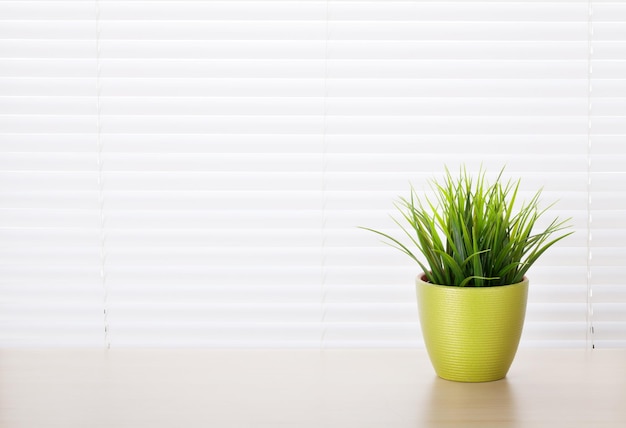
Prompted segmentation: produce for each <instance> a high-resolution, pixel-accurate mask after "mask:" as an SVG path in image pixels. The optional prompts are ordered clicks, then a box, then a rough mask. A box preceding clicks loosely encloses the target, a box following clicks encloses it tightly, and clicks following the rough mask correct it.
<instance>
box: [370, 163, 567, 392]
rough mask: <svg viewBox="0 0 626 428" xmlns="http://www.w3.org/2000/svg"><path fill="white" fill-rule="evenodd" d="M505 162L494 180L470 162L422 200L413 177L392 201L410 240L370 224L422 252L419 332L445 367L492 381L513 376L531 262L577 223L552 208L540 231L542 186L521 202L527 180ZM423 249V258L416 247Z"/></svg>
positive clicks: (447, 375)
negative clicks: (510, 174) (510, 175)
mask: <svg viewBox="0 0 626 428" xmlns="http://www.w3.org/2000/svg"><path fill="white" fill-rule="evenodd" d="M503 171H504V169H503V170H501V171H500V174H499V175H498V176H497V178H496V180H495V182H493V184H490V183H489V182H488V181H487V179H486V177H485V175H486V174H485V171H484V170H483V169H482V168H481V170H480V172H479V173H478V175H477V176H476V177H472V176H471V175H470V174H469V173H468V172H467V170H466V169H465V168H462V169H461V170H460V173H459V176H458V177H453V176H452V175H451V173H450V171H449V170H448V169H447V168H446V174H445V178H444V180H443V181H442V182H437V181H433V182H432V184H431V187H432V190H433V192H434V195H435V197H434V198H433V199H431V198H428V197H424V198H423V200H421V199H420V198H419V197H418V195H417V192H416V191H415V189H414V188H412V187H411V191H410V195H409V197H408V198H400V199H399V201H398V202H396V204H395V206H396V208H397V209H398V210H399V211H400V213H401V215H402V216H401V218H400V220H398V219H395V218H393V217H392V218H393V220H394V222H395V223H396V224H397V225H398V226H399V227H400V229H401V231H402V232H403V234H402V236H405V237H406V239H404V242H403V240H401V239H399V238H395V237H393V236H391V235H389V234H387V233H384V232H381V231H378V230H374V229H370V228H363V229H366V230H369V231H372V232H374V233H376V234H378V235H381V236H382V237H383V238H385V242H386V243H387V244H389V245H391V246H392V247H394V248H396V249H398V250H400V251H401V252H403V253H405V254H406V255H408V256H409V257H410V258H411V259H412V260H414V261H415V262H417V264H418V265H419V266H420V267H421V269H422V271H423V273H421V274H420V275H418V277H417V280H416V291H417V299H418V308H419V316H420V323H421V328H422V333H423V337H424V342H425V344H426V349H427V351H428V355H429V357H430V360H431V362H432V364H433V367H434V369H435V371H436V373H437V375H438V376H440V377H442V378H444V379H448V380H455V381H462V382H486V381H493V380H498V379H501V378H503V377H505V376H506V374H507V372H508V370H509V367H510V366H511V363H512V362H513V358H514V357H515V353H516V352H517V347H518V344H519V339H520V336H521V333H522V327H523V324H524V317H525V313H526V301H527V295H528V278H527V277H526V272H527V271H528V269H529V268H530V267H531V266H532V265H533V263H535V262H536V261H537V259H538V258H539V257H540V256H541V255H542V254H543V253H544V252H545V251H546V250H547V249H548V248H550V247H551V246H552V245H554V244H555V243H556V242H558V241H560V240H561V239H563V238H565V237H566V236H568V235H570V234H571V233H573V232H562V231H563V230H564V229H566V228H568V227H569V219H567V220H559V219H558V218H555V219H554V220H553V221H552V222H551V223H549V224H548V225H547V227H545V229H544V228H541V229H540V230H539V231H537V230H536V229H537V227H538V223H537V221H538V220H539V218H541V217H542V215H543V214H544V213H545V212H546V210H547V209H548V208H549V207H548V208H546V209H543V210H541V209H540V208H539V198H540V195H541V190H539V191H537V192H536V193H535V194H534V196H533V197H532V198H531V199H530V200H529V201H528V202H525V203H522V204H519V206H518V195H519V189H520V180H517V181H511V180H508V181H505V180H504V179H503V177H502V175H503ZM418 253H421V256H423V260H424V261H422V259H420V258H419V257H418Z"/></svg>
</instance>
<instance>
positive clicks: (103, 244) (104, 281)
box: [94, 0, 111, 349]
mask: <svg viewBox="0 0 626 428" xmlns="http://www.w3.org/2000/svg"><path fill="white" fill-rule="evenodd" d="M94 7H95V18H96V25H95V27H96V34H95V36H96V37H95V39H96V46H95V48H96V164H97V168H98V172H97V176H98V206H99V210H100V213H99V214H100V285H101V289H102V323H103V327H104V337H103V340H104V346H105V348H106V349H110V348H111V340H110V334H109V319H108V298H109V296H108V287H107V276H106V232H105V226H106V219H105V215H104V177H103V173H102V169H103V160H102V138H101V129H102V123H101V120H100V111H101V104H100V91H101V83H100V1H99V0H95V1H94Z"/></svg>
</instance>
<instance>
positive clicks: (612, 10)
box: [589, 1, 626, 347]
mask: <svg viewBox="0 0 626 428" xmlns="http://www.w3.org/2000/svg"><path fill="white" fill-rule="evenodd" d="M590 13H591V17H592V19H591V21H590V25H589V31H590V67H591V68H590V82H589V83H590V88H589V90H590V94H591V96H590V98H591V100H590V107H589V109H590V122H589V136H590V138H589V152H590V156H589V158H590V164H589V168H590V182H589V187H590V198H591V200H590V206H591V216H592V217H591V218H590V219H589V225H590V227H589V231H590V282H591V285H592V288H591V291H592V295H591V299H590V312H591V315H590V319H591V320H592V325H591V328H592V329H593V334H592V338H593V345H594V346H596V347H612V346H619V347H624V346H626V287H625V286H624V284H622V281H621V280H620V277H621V271H622V270H623V269H624V266H625V263H626V252H625V250H626V247H625V246H624V239H623V237H624V235H625V234H626V224H625V222H624V219H626V204H625V201H626V166H625V162H624V160H625V158H624V156H625V154H626V146H625V145H624V142H625V141H626V140H625V137H626V79H625V78H624V76H625V74H624V71H625V70H626V68H625V65H626V49H625V48H626V25H625V23H626V5H625V4H624V3H623V2H606V3H605V2H595V1H594V2H593V3H592V4H591V5H590Z"/></svg>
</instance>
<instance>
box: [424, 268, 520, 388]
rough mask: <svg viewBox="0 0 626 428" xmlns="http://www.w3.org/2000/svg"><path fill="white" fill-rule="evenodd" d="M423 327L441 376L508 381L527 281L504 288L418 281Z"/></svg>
mask: <svg viewBox="0 0 626 428" xmlns="http://www.w3.org/2000/svg"><path fill="white" fill-rule="evenodd" d="M416 288H417V297H418V307H419V313H420V322H421V326H422V333H423V336H424V341H425V343H426V348H427V350H428V354H429V356H430V360H431V362H432V364H433V367H434V368H435V371H436V372H437V375H438V376H440V377H442V378H444V379H448V380H455V381H460V382H487V381H493V380H498V379H502V378H503V377H505V376H506V374H507V372H508V370H509V367H510V366H511V363H512V362H513V358H514V357H515V353H516V352H517V347H518V344H519V339H520V336H521V334H522V328H523V326H524V317H525V314H526V301H527V296H528V279H526V278H524V281H522V282H520V283H517V284H512V285H506V286H499V287H451V286H441V285H434V284H430V283H427V282H424V281H423V280H422V275H420V276H419V277H418V278H417V281H416Z"/></svg>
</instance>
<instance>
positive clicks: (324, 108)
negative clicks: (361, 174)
mask: <svg viewBox="0 0 626 428" xmlns="http://www.w3.org/2000/svg"><path fill="white" fill-rule="evenodd" d="M325 21H326V27H325V40H324V89H323V97H322V165H321V168H322V183H321V191H322V213H321V216H322V218H321V259H320V295H321V296H320V306H321V308H320V309H321V314H320V325H321V334H320V349H323V348H324V347H325V345H326V327H325V322H326V293H327V290H326V203H327V194H326V187H327V186H326V179H327V177H326V169H327V167H328V165H327V152H328V140H327V127H328V39H329V37H330V24H329V22H330V0H326V13H325Z"/></svg>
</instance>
